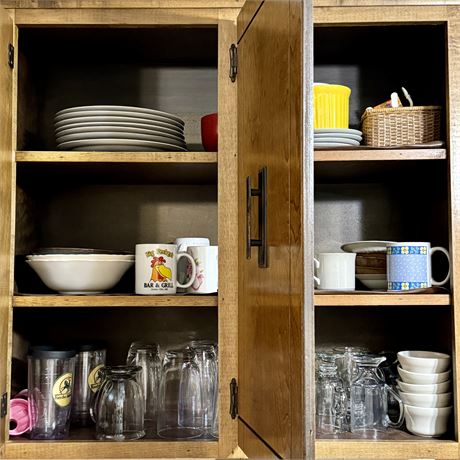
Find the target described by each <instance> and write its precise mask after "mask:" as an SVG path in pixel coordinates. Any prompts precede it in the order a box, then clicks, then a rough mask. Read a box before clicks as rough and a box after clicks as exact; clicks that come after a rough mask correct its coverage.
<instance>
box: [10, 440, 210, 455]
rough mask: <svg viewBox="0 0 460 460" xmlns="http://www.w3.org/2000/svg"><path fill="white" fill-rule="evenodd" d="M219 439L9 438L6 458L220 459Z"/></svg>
mask: <svg viewBox="0 0 460 460" xmlns="http://www.w3.org/2000/svg"><path fill="white" fill-rule="evenodd" d="M217 456H218V443H217V442H216V441H185V442H184V441H176V442H174V441H173V442H168V441H161V440H158V441H153V440H145V441H143V440H140V441H128V442H102V441H72V440H70V441H62V442H61V441H52V442H47V441H29V440H15V441H7V442H6V445H5V457H6V458H21V459H29V458H30V459H37V458H75V459H77V458H78V459H81V458H154V457H155V458H217Z"/></svg>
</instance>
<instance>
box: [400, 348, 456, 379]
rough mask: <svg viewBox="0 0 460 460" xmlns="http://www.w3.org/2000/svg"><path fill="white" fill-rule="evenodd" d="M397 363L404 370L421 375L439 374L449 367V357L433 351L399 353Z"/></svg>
mask: <svg viewBox="0 0 460 460" xmlns="http://www.w3.org/2000/svg"><path fill="white" fill-rule="evenodd" d="M398 361H399V363H400V364H401V367H402V368H403V369H404V370H406V371H409V372H420V373H421V374H433V373H436V374H439V373H441V372H445V371H447V369H449V366H450V356H449V355H446V354H445V353H436V352H434V351H400V352H399V353H398Z"/></svg>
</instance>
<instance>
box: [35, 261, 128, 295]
mask: <svg viewBox="0 0 460 460" xmlns="http://www.w3.org/2000/svg"><path fill="white" fill-rule="evenodd" d="M26 262H27V263H28V264H29V265H30V266H31V267H32V268H33V269H34V270H35V271H36V272H37V274H38V276H39V277H40V278H41V280H42V281H43V282H44V283H45V284H46V286H48V287H49V288H50V289H53V290H54V291H58V292H59V293H61V294H69V295H72V294H101V293H103V292H104V291H107V290H108V289H111V288H113V287H114V286H115V285H116V284H117V283H118V281H120V279H121V277H122V276H123V275H124V274H125V273H126V271H127V270H128V268H130V267H131V266H132V265H133V264H134V261H132V260H92V259H91V258H90V259H88V258H87V259H81V260H26Z"/></svg>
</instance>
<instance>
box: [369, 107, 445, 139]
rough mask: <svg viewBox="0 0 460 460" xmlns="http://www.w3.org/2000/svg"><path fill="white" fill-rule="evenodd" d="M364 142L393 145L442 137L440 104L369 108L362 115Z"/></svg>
mask: <svg viewBox="0 0 460 460" xmlns="http://www.w3.org/2000/svg"><path fill="white" fill-rule="evenodd" d="M361 123H362V131H363V137H364V142H363V143H364V144H365V145H370V146H372V147H392V146H400V145H413V144H423V143H425V142H432V141H438V140H440V138H441V137H440V134H441V107H439V106H419V107H397V108H393V109H392V108H387V109H385V108H384V109H367V110H366V111H365V112H364V114H363V116H362V117H361Z"/></svg>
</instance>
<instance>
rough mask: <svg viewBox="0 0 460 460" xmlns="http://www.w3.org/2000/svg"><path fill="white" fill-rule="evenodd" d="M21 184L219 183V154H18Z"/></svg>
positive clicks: (57, 152) (32, 152)
mask: <svg viewBox="0 0 460 460" xmlns="http://www.w3.org/2000/svg"><path fill="white" fill-rule="evenodd" d="M16 163H17V171H18V182H19V183H22V182H23V183H28V184H30V183H34V182H37V181H39V183H40V184H44V183H45V184H52V185H53V186H54V185H55V184H56V183H57V184H59V183H63V184H68V183H70V182H76V183H78V184H85V183H89V184H94V183H96V184H101V183H109V184H120V183H129V184H151V183H155V184H202V185H204V184H216V183H217V153H216V152H62V151H56V152H35V151H29V152H22V151H18V152H16Z"/></svg>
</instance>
